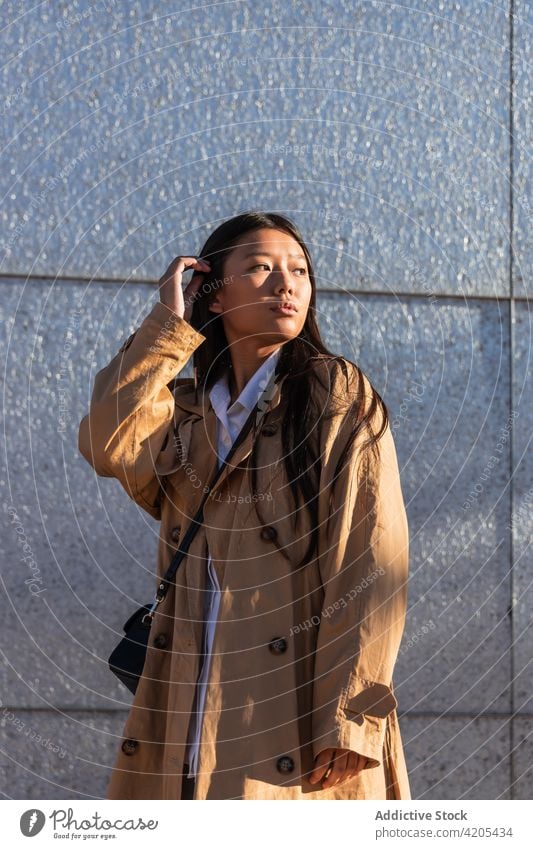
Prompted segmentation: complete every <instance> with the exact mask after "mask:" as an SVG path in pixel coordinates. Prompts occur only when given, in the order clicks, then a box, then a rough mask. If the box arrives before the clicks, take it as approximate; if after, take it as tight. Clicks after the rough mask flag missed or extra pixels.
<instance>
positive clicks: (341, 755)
mask: <svg viewBox="0 0 533 849" xmlns="http://www.w3.org/2000/svg"><path fill="white" fill-rule="evenodd" d="M347 766H348V754H347V752H346V751H345V750H344V749H336V750H335V753H334V755H333V759H332V761H331V772H330V773H329V775H328V776H327V777H326V778H325V779H324V781H323V782H322V787H323V788H324V789H327V788H328V787H335V785H336V784H339V783H340V782H341V781H344V777H345V774H346V769H347Z"/></svg>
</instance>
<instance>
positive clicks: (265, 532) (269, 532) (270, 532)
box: [261, 525, 278, 539]
mask: <svg viewBox="0 0 533 849" xmlns="http://www.w3.org/2000/svg"><path fill="white" fill-rule="evenodd" d="M277 535H278V532H277V530H276V529H275V528H274V527H273V526H272V525H265V527H264V528H262V529H261V539H276V537H277Z"/></svg>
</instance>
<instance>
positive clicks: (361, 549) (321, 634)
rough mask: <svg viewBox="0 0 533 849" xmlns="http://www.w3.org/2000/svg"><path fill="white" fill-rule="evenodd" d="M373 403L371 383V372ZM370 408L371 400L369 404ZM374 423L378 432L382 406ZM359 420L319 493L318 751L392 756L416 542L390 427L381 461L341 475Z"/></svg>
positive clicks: (359, 461)
mask: <svg viewBox="0 0 533 849" xmlns="http://www.w3.org/2000/svg"><path fill="white" fill-rule="evenodd" d="M364 382H365V403H368V401H369V394H368V387H369V386H370V383H369V381H368V378H367V377H366V375H364ZM367 409H368V407H367ZM375 415H376V420H374V419H373V420H372V425H373V428H374V431H375V432H376V431H377V430H378V429H379V426H380V425H381V423H382V413H381V412H379V413H376V414H375ZM353 425H354V422H353V421H349V420H348V417H346V416H344V420H343V417H342V416H337V417H336V418H334V419H332V423H331V425H330V426H328V429H327V434H326V437H325V440H324V451H323V465H322V471H321V484H320V493H319V539H320V547H319V557H318V562H319V569H320V579H321V582H322V586H323V590H324V599H323V605H322V612H321V616H320V623H319V626H318V634H317V648H316V657H315V673H314V681H313V726H312V730H313V755H314V757H316V756H317V755H318V754H319V753H320V752H321V751H322V750H323V749H327V748H330V747H331V748H344V749H351V750H353V751H355V752H357V753H358V754H360V755H364V756H365V757H367V758H368V759H369V760H368V762H367V764H366V768H371V767H377V766H380V765H381V764H382V762H383V745H384V737H385V731H386V722H387V716H388V715H389V714H390V713H391V712H392V711H394V710H395V709H396V707H397V704H398V703H397V701H396V698H395V696H394V693H393V689H392V673H393V668H394V665H395V662H396V658H397V655H398V651H399V646H400V641H401V638H402V634H403V629H404V624H405V615H406V606H407V579H408V556H409V540H408V525H407V517H406V512H405V507H404V501H403V497H402V490H401V485H400V477H399V469H398V461H397V456H396V450H395V446H394V441H393V437H392V433H391V430H390V427H389V425H388V424H387V428H386V430H385V431H384V433H383V435H382V437H381V438H380V439H379V441H378V446H379V449H380V457H379V460H376V459H374V458H373V457H372V456H371V455H370V454H369V452H368V450H365V451H363V452H361V451H360V450H359V447H360V444H361V441H362V439H364V438H366V437H367V436H368V431H364V432H362V433H361V434H360V435H359V434H358V436H357V438H356V442H355V447H354V450H353V454H352V455H351V459H349V461H348V462H347V463H346V464H345V465H344V467H343V469H342V471H341V472H340V473H338V475H337V479H336V480H335V490H334V492H335V495H334V497H333V498H332V501H331V503H330V501H329V496H330V493H331V488H332V486H333V480H334V477H333V476H334V473H335V468H336V464H337V461H338V459H339V456H340V454H341V453H342V450H343V448H344V446H345V443H346V439H347V434H348V431H349V430H350V429H352V428H353Z"/></svg>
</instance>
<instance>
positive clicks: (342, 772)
mask: <svg viewBox="0 0 533 849" xmlns="http://www.w3.org/2000/svg"><path fill="white" fill-rule="evenodd" d="M367 760H368V759H367V758H366V757H364V755H359V754H358V753H357V752H353V751H352V750H351V749H324V750H323V751H322V752H320V754H319V755H318V756H317V758H316V760H315V767H314V769H313V772H312V773H311V775H310V777H309V781H310V782H311V784H315V783H318V782H319V781H321V782H322V783H321V788H320V789H327V788H329V787H335V786H336V785H337V784H343V783H344V782H345V781H349V780H350V779H351V778H355V777H356V776H357V775H359V773H360V772H361V770H362V769H364V768H365V766H366V763H367ZM330 767H331V771H329V770H330ZM326 776H327V777H326Z"/></svg>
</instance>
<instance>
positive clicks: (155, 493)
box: [78, 301, 206, 519]
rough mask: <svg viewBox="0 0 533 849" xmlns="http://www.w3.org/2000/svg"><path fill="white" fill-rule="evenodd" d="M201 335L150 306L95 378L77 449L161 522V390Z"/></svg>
mask: <svg viewBox="0 0 533 849" xmlns="http://www.w3.org/2000/svg"><path fill="white" fill-rule="evenodd" d="M205 338H206V337H205V336H203V335H202V334H201V333H199V332H198V331H197V330H195V328H194V327H192V325H191V324H189V323H188V322H187V321H186V320H185V319H183V318H181V317H180V316H179V315H178V314H177V313H175V312H174V311H173V310H171V309H170V308H169V307H167V306H165V304H163V303H162V302H161V301H158V302H157V303H156V304H155V305H154V307H153V308H152V310H151V311H150V313H149V314H148V315H147V316H146V318H145V319H144V321H143V322H142V324H141V325H140V326H139V328H138V329H137V330H136V331H135V332H134V333H132V334H131V336H130V337H129V338H128V339H127V340H126V342H125V343H124V345H122V347H121V348H120V350H119V351H118V353H117V354H116V355H115V357H114V358H113V359H112V360H111V362H110V363H109V364H108V365H107V366H105V367H104V368H103V369H102V370H101V371H99V372H98V373H97V375H96V377H95V381H94V387H93V392H92V396H91V403H90V408H89V413H88V414H87V415H86V416H85V417H84V418H83V419H82V421H81V423H80V426H79V433H78V448H79V450H80V452H81V454H82V455H83V457H85V459H86V460H87V462H88V463H90V465H91V466H92V467H93V468H94V469H95V471H96V473H97V474H98V475H101V476H104V477H114V478H117V479H118V480H119V481H120V483H121V484H122V486H123V487H124V489H125V490H126V492H127V493H128V495H129V496H130V497H131V498H132V499H133V500H134V501H135V502H137V503H138V504H139V505H140V506H141V507H142V508H143V509H144V510H146V511H147V512H148V513H149V514H150V515H151V516H153V517H154V518H155V519H160V518H161V513H160V507H159V501H158V498H159V494H160V483H159V479H158V477H157V458H158V456H159V455H160V452H161V451H162V449H163V448H164V446H165V444H166V442H167V439H168V438H169V437H170V436H171V431H172V428H173V420H174V396H173V394H172V392H171V390H170V389H169V387H168V386H167V384H168V383H170V381H171V380H172V379H173V378H174V377H175V376H176V373H178V372H179V371H181V369H183V368H184V366H185V365H186V363H187V361H188V360H189V358H190V356H191V354H192V353H193V351H194V350H195V348H197V347H198V346H199V345H201V343H202V342H203V341H204V340H205Z"/></svg>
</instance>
